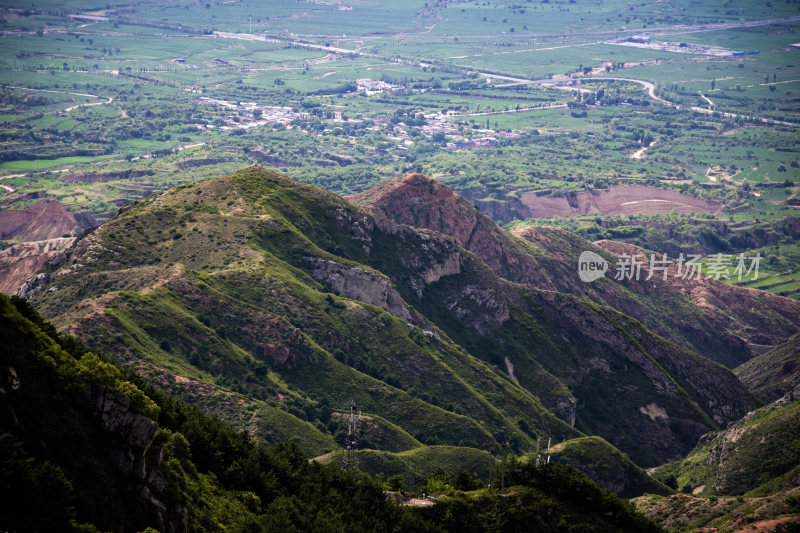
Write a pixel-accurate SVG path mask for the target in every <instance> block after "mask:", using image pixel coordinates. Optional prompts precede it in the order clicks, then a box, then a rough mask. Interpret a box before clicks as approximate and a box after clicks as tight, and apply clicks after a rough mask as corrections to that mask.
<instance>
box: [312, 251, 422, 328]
mask: <svg viewBox="0 0 800 533" xmlns="http://www.w3.org/2000/svg"><path fill="white" fill-rule="evenodd" d="M306 260H307V261H308V262H309V263H310V264H311V265H312V267H311V272H310V273H311V277H313V278H314V279H315V280H317V281H319V282H321V283H325V284H326V285H328V286H329V287H330V288H331V289H333V290H335V291H338V292H340V293H342V294H344V295H346V296H347V297H349V298H352V299H354V300H358V301H360V302H364V303H368V304H371V305H376V306H378V307H382V308H384V309H386V310H387V311H388V312H389V313H391V314H393V315H394V316H396V317H398V318H402V319H404V320H411V313H410V312H409V310H408V308H407V307H406V306H405V304H404V303H403V299H402V298H401V297H400V295H399V294H398V293H397V291H396V290H395V289H394V287H392V283H391V281H389V279H388V278H387V277H386V276H383V275H381V274H379V273H377V272H370V271H368V270H365V269H363V268H358V267H355V266H344V265H341V264H339V263H337V262H335V261H331V260H326V259H321V258H318V257H307V258H306Z"/></svg>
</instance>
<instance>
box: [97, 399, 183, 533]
mask: <svg viewBox="0 0 800 533" xmlns="http://www.w3.org/2000/svg"><path fill="white" fill-rule="evenodd" d="M86 393H87V395H88V396H89V400H90V401H91V403H92V405H93V407H94V413H95V415H96V416H97V417H98V418H99V419H100V421H101V422H102V424H103V428H104V429H105V430H106V431H107V432H108V433H110V434H111V435H113V440H114V441H115V443H116V444H115V450H114V455H115V458H116V461H117V467H118V468H119V471H120V472H121V473H122V474H123V475H124V476H130V477H132V478H133V479H134V480H135V481H134V482H135V483H136V488H137V489H138V491H139V497H140V499H141V500H142V501H143V502H144V503H145V504H146V505H147V508H148V509H149V510H150V512H152V513H153V518H154V519H155V521H156V523H157V524H158V525H159V529H160V530H161V531H184V530H185V529H186V524H185V522H184V520H183V510H182V509H181V508H180V507H178V508H175V509H168V508H167V505H166V504H165V503H164V498H165V496H166V494H165V493H164V490H165V488H166V484H165V483H164V480H163V479H161V477H160V476H159V474H158V468H159V466H161V462H162V461H163V460H164V456H165V454H164V450H163V449H161V448H159V447H157V446H153V441H155V439H156V437H157V436H158V432H159V429H158V424H157V423H156V422H154V421H153V420H151V419H149V418H147V417H146V416H144V415H140V414H137V413H133V412H131V410H130V403H131V400H130V398H128V396H126V395H125V394H124V393H123V392H122V391H120V390H118V389H115V388H113V387H108V386H105V385H100V384H97V383H89V384H87V385H86Z"/></svg>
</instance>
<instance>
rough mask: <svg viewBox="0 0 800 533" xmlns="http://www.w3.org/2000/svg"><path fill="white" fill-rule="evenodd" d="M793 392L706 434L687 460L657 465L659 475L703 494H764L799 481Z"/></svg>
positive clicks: (798, 424)
mask: <svg viewBox="0 0 800 533" xmlns="http://www.w3.org/2000/svg"><path fill="white" fill-rule="evenodd" d="M790 394H791V393H790ZM790 394H787V395H786V396H785V397H784V398H782V399H780V400H777V401H775V402H773V403H771V404H769V405H767V406H765V407H762V408H761V409H758V410H756V411H753V412H752V413H750V414H748V415H747V416H746V417H744V418H743V419H742V420H740V421H739V422H737V423H736V424H734V425H733V426H731V427H730V428H728V429H727V430H725V431H721V432H718V433H711V434H709V435H707V436H706V437H704V438H703V440H702V441H701V443H700V444H699V445H698V447H697V448H695V450H693V451H692V453H690V454H689V455H688V456H687V457H686V458H685V459H683V460H681V461H678V462H675V463H670V464H667V465H664V466H661V467H659V468H658V469H656V471H655V474H654V475H655V477H656V478H657V479H659V480H662V481H664V482H665V483H667V484H673V485H676V486H677V487H679V488H680V489H681V490H683V491H689V490H693V491H697V492H698V493H701V494H704V495H741V494H746V493H749V494H753V495H759V496H763V495H766V494H770V493H773V492H777V491H780V490H785V489H786V488H789V487H791V486H794V485H796V483H797V478H796V473H797V469H796V466H797V464H798V463H800V421H799V420H798V416H797V415H798V410H800V400H796V399H795V400H793V399H792V397H791V395H790Z"/></svg>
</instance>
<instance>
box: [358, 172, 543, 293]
mask: <svg viewBox="0 0 800 533" xmlns="http://www.w3.org/2000/svg"><path fill="white" fill-rule="evenodd" d="M348 199H349V200H350V201H352V202H353V203H355V204H356V205H358V206H361V207H364V208H365V209H368V210H371V211H374V212H375V213H378V214H380V215H382V216H384V217H386V218H388V219H390V220H393V221H395V222H398V223H400V224H408V225H410V226H416V227H421V228H428V229H431V230H433V231H436V232H439V233H443V234H445V235H449V236H451V237H453V239H455V241H456V242H457V243H458V245H459V246H462V247H464V248H466V249H467V250H469V251H471V252H474V253H476V254H477V255H478V256H480V258H481V259H483V261H484V262H485V263H486V264H487V265H488V266H489V267H490V268H491V269H492V271H494V272H495V273H496V274H498V275H500V276H503V277H504V278H506V279H510V280H512V281H519V282H523V283H533V284H535V285H537V286H540V287H543V288H553V286H552V285H551V284H550V282H549V280H548V277H547V274H546V273H545V272H544V270H543V269H542V268H540V267H539V265H537V264H536V262H535V261H533V260H532V258H530V257H526V256H525V255H524V253H522V252H521V251H520V250H519V247H518V243H516V242H514V240H512V239H510V238H509V237H508V235H507V234H506V233H505V232H503V230H501V229H500V228H499V227H498V226H497V224H495V223H494V222H492V220H490V219H489V218H487V217H486V216H485V215H483V214H482V213H481V212H480V211H478V210H477V209H475V207H474V206H473V205H472V204H470V203H469V202H468V201H467V200H465V199H464V198H462V197H460V196H458V195H457V194H455V193H454V192H453V190H452V189H451V188H450V187H448V186H447V185H444V184H442V183H439V182H438V181H436V180H432V179H430V178H427V177H425V176H423V175H422V174H409V175H407V176H405V177H403V178H402V179H400V180H392V181H388V182H385V183H383V184H381V185H378V186H377V187H375V188H373V189H370V190H368V191H366V192H363V193H360V194H356V195H353V196H349V197H348Z"/></svg>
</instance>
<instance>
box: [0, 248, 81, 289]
mask: <svg viewBox="0 0 800 533" xmlns="http://www.w3.org/2000/svg"><path fill="white" fill-rule="evenodd" d="M73 242H75V238H74V237H59V238H56V239H48V240H45V241H34V242H25V243H21V244H15V245H14V246H11V247H10V248H6V249H5V250H3V251H0V292H5V293H9V294H11V293H14V292H16V291H17V290H18V289H19V288H20V287H22V284H23V283H24V281H25V280H26V279H28V278H29V277H30V276H31V275H33V274H34V273H35V272H36V271H37V270H39V269H40V268H41V267H42V266H43V265H44V264H45V263H46V262H48V261H50V260H52V259H53V258H55V257H57V256H59V255H60V254H62V253H63V252H64V250H66V249H67V248H69V247H70V246H71V245H72V243H73Z"/></svg>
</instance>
